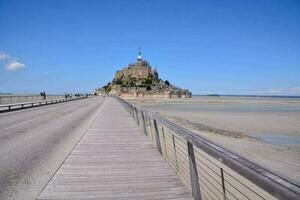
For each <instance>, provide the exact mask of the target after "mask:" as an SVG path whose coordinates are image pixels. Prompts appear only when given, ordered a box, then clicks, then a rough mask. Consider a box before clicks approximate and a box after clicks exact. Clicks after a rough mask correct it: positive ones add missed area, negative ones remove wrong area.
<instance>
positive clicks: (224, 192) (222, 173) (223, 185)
mask: <svg viewBox="0 0 300 200" xmlns="http://www.w3.org/2000/svg"><path fill="white" fill-rule="evenodd" d="M220 169H221V179H222V189H223V198H224V200H226V190H225V181H224V172H223V168H220Z"/></svg>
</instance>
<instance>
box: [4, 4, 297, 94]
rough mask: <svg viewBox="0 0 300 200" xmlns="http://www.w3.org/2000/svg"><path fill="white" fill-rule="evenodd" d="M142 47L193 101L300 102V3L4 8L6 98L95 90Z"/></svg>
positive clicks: (160, 70)
mask: <svg viewBox="0 0 300 200" xmlns="http://www.w3.org/2000/svg"><path fill="white" fill-rule="evenodd" d="M139 47H141V48H142V53H143V57H144V58H145V59H147V60H149V61H150V63H151V64H152V65H153V66H155V67H157V68H158V71H159V74H160V77H161V78H162V79H168V80H169V81H170V82H172V83H173V84H175V85H178V86H180V87H183V88H188V89H190V90H191V91H192V92H193V93H194V94H207V93H221V94H264V95H265V94H271V95H274V94H278V95H280V94H290V95H299V94H300V1H298V0H294V1H293V0H285V1H283V0H248V1H240V0H236V1H230V0H226V1H224V0H222V1H221V0H220V1H213V0H211V1H210V0H209V1H208V0H206V1H204V0H186V1H185V0H170V1H168V0H164V1H161V0H151V1H150V0H136V1H132V0H126V1H125V0H119V1H118V0H114V1H111V0H107V1H105V0H95V1H93V0H88V1H83V0H81V1H79V0H69V1H68V0H64V1H61V0H51V1H39V0H36V1H30V0H26V1H22V0H20V1H14V0H0V52H1V53H0V92H15V93H36V92H40V91H43V90H45V91H47V92H48V93H64V92H89V91H92V90H94V88H96V87H100V86H102V85H104V84H106V83H107V82H109V81H110V80H111V79H112V78H113V75H114V72H115V71H116V70H117V69H119V68H121V67H124V66H125V65H127V64H128V63H129V62H134V61H135V60H136V57H137V50H138V48H139Z"/></svg>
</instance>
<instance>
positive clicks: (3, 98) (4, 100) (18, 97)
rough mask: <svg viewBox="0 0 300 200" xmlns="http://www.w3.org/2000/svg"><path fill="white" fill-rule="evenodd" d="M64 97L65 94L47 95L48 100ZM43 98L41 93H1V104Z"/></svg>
mask: <svg viewBox="0 0 300 200" xmlns="http://www.w3.org/2000/svg"><path fill="white" fill-rule="evenodd" d="M61 98H64V95H52V94H51V95H47V100H55V99H61ZM40 100H42V97H41V95H0V105H3V104H15V103H23V102H33V101H40Z"/></svg>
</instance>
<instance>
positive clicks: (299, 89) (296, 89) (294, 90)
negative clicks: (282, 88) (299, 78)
mask: <svg viewBox="0 0 300 200" xmlns="http://www.w3.org/2000/svg"><path fill="white" fill-rule="evenodd" d="M290 92H291V93H294V94H300V85H299V86H296V87H293V88H291V89H290Z"/></svg>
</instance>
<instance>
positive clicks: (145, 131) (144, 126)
mask: <svg viewBox="0 0 300 200" xmlns="http://www.w3.org/2000/svg"><path fill="white" fill-rule="evenodd" d="M141 114H142V120H143V128H144V133H145V135H147V130H146V124H145V117H144V112H143V111H142V112H141Z"/></svg>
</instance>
